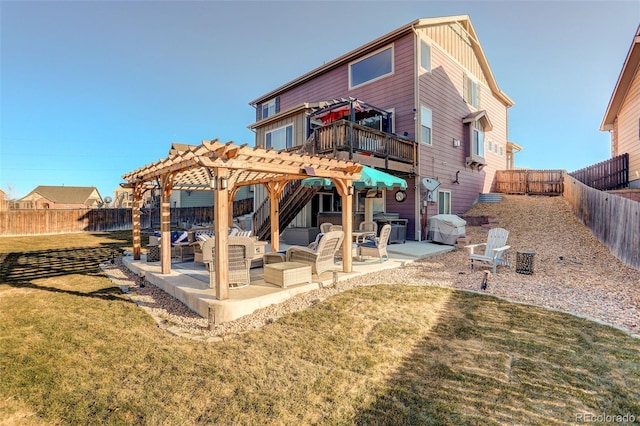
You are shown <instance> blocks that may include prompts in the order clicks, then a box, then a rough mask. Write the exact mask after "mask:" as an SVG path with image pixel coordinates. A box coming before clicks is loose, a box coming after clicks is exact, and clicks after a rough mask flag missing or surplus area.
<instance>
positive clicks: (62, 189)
mask: <svg viewBox="0 0 640 426" xmlns="http://www.w3.org/2000/svg"><path fill="white" fill-rule="evenodd" d="M35 194H38V195H40V196H41V197H43V198H46V199H47V200H49V201H51V202H54V203H57V204H86V205H91V204H94V202H102V197H101V196H100V192H98V188H96V187H95V186H44V185H40V186H37V187H36V188H35V189H34V190H33V191H31V192H30V193H29V194H27V195H25V196H24V197H22V198H21V200H30V199H32V198H33V195H35ZM96 196H97V197H96Z"/></svg>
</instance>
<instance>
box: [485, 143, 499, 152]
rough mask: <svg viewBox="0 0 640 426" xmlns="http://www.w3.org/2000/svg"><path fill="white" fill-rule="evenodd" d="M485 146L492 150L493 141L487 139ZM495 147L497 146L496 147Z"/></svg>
mask: <svg viewBox="0 0 640 426" xmlns="http://www.w3.org/2000/svg"><path fill="white" fill-rule="evenodd" d="M487 147H488V148H489V151H491V150H493V142H491V141H487ZM496 149H498V148H497V147H496Z"/></svg>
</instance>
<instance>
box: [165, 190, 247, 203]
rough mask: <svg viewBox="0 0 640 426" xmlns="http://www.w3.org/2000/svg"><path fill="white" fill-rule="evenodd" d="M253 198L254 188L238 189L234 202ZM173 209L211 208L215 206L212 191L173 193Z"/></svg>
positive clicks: (171, 200)
mask: <svg viewBox="0 0 640 426" xmlns="http://www.w3.org/2000/svg"><path fill="white" fill-rule="evenodd" d="M247 198H253V187H251V186H243V187H241V188H240V189H238V192H237V193H236V195H235V197H234V201H239V200H244V199H247ZM169 202H170V204H171V207H211V206H212V205H213V192H212V191H183V190H181V191H171V197H169Z"/></svg>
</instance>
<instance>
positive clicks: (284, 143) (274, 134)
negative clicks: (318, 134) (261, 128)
mask: <svg viewBox="0 0 640 426" xmlns="http://www.w3.org/2000/svg"><path fill="white" fill-rule="evenodd" d="M264 138H265V141H264V147H265V148H266V149H269V148H273V149H275V150H277V151H280V150H281V149H286V148H291V147H293V124H290V125H288V126H285V127H280V128H279V129H276V130H272V131H270V132H267V133H266V134H265V136H264Z"/></svg>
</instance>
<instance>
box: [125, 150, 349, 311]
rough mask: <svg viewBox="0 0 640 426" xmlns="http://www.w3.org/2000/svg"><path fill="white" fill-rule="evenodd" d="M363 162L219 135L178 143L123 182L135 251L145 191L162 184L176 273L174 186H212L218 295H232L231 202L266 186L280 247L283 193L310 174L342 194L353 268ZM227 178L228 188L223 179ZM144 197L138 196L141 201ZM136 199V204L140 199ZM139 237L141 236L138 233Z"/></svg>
mask: <svg viewBox="0 0 640 426" xmlns="http://www.w3.org/2000/svg"><path fill="white" fill-rule="evenodd" d="M361 169H362V166H361V165H360V164H358V163H355V162H352V161H345V160H338V159H335V158H323V157H317V156H309V155H306V154H305V155H301V154H295V153H288V152H276V151H274V150H273V149H269V150H265V149H263V148H257V147H249V146H247V145H246V144H245V145H235V144H233V143H232V142H228V143H221V142H219V141H218V140H217V139H215V140H212V141H203V142H202V144H200V145H197V146H193V145H185V144H173V145H172V146H171V149H170V150H169V155H168V156H167V157H166V158H164V159H161V160H159V161H156V162H154V163H151V164H148V165H146V166H144V167H141V168H139V169H137V170H134V171H132V172H130V173H127V174H125V175H124V176H123V178H124V180H125V181H127V182H126V183H125V184H123V185H122V186H127V187H133V188H134V189H135V190H136V191H134V194H135V195H134V207H133V222H134V223H133V234H134V235H133V237H134V240H133V245H134V247H133V251H134V256H135V255H136V253H137V254H138V258H139V255H140V204H141V202H142V192H143V191H144V190H147V189H150V188H157V187H160V188H161V190H162V197H161V206H160V213H161V233H162V237H161V245H162V254H161V261H162V267H161V270H162V273H163V274H168V273H170V272H171V237H170V231H171V218H170V211H171V210H170V204H169V197H170V196H171V191H172V190H174V189H185V190H190V189H191V190H210V189H212V190H213V193H214V203H215V209H214V220H215V235H216V237H215V238H216V249H215V250H216V260H215V271H216V272H215V275H216V296H217V297H218V299H221V300H222V299H226V298H228V296H229V274H228V271H227V264H228V247H227V243H228V240H227V238H228V235H227V234H228V233H227V229H228V226H229V224H230V223H231V217H232V214H233V213H232V212H230V211H229V209H230V207H231V206H232V200H233V198H234V197H235V194H236V192H237V190H238V188H239V187H240V186H245V185H257V184H262V185H264V186H265V187H266V188H267V191H268V193H269V198H270V201H271V248H272V250H274V251H277V250H278V249H279V246H280V229H279V211H278V205H279V200H280V196H281V195H282V191H283V190H284V188H285V186H286V184H287V183H288V182H290V181H292V180H300V179H304V178H305V177H308V176H317V177H326V178H330V179H332V180H333V181H334V183H335V185H336V188H338V192H339V194H340V195H341V196H342V206H343V211H342V223H343V230H344V233H345V244H344V245H343V270H344V271H345V272H350V271H351V267H352V263H351V244H349V242H350V237H349V236H350V235H351V230H352V229H353V227H352V219H353V203H352V202H353V188H352V187H351V182H352V180H353V179H358V178H359V177H360V170H361ZM221 177H224V178H225V182H226V186H227V187H226V188H225V187H224V185H223V184H222V181H221V180H220V178H221ZM138 197H139V199H138ZM136 200H137V202H136ZM136 236H137V237H136Z"/></svg>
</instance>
